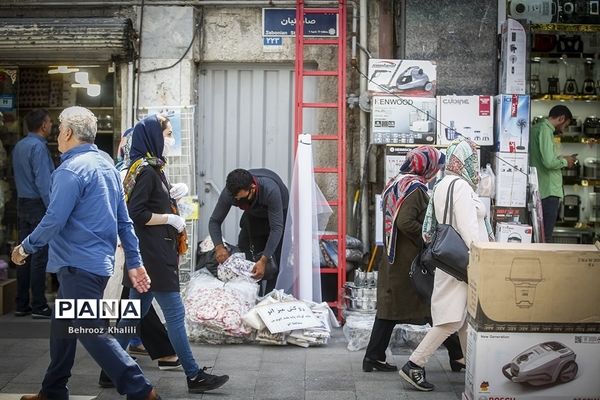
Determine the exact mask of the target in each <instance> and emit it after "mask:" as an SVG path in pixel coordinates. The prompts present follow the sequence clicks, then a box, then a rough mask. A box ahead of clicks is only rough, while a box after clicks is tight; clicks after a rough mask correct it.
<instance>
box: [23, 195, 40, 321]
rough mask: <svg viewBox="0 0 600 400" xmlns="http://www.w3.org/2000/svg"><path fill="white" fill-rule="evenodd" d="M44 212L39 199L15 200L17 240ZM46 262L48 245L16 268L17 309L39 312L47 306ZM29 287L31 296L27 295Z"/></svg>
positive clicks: (29, 231) (28, 230)
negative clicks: (17, 225)
mask: <svg viewBox="0 0 600 400" xmlns="http://www.w3.org/2000/svg"><path fill="white" fill-rule="evenodd" d="M45 214H46V206H45V205H44V202H43V201H42V200H41V199H25V198H19V199H18V200H17V220H18V224H19V242H22V241H23V240H24V239H25V238H26V237H27V236H29V234H30V233H31V232H33V230H34V229H35V227H36V226H37V225H38V224H39V223H40V221H41V220H42V218H43V217H44V215H45ZM46 264H48V246H47V245H46V246H44V247H43V248H41V249H40V250H39V251H38V252H37V253H34V254H32V255H30V256H29V257H27V258H26V259H25V264H23V265H22V266H20V267H19V268H17V298H16V303H17V311H27V310H29V305H30V301H31V309H32V310H33V312H34V313H35V312H40V311H42V310H44V309H45V308H46V307H48V303H47V301H46ZM29 289H31V298H30V297H29Z"/></svg>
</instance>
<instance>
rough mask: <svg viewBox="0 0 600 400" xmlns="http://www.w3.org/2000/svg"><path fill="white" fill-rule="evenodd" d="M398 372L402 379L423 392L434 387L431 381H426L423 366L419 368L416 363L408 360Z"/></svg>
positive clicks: (429, 390)
mask: <svg viewBox="0 0 600 400" xmlns="http://www.w3.org/2000/svg"><path fill="white" fill-rule="evenodd" d="M398 373H399V374H400V376H401V377H402V379H404V380H405V381H406V382H408V383H410V384H411V385H412V386H414V387H415V388H416V389H418V390H421V391H423V392H431V391H432V390H433V388H434V387H435V386H433V385H432V384H431V383H429V382H427V379H426V377H425V368H421V367H419V366H418V365H417V364H414V363H412V362H410V361H409V362H407V363H406V364H404V366H403V367H402V369H401V370H400V371H398Z"/></svg>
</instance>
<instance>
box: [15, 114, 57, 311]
mask: <svg viewBox="0 0 600 400" xmlns="http://www.w3.org/2000/svg"><path fill="white" fill-rule="evenodd" d="M25 123H26V125H27V129H28V131H29V133H28V134H27V136H25V137H24V138H23V139H21V140H20V141H19V142H18V143H17V145H16V146H15V148H14V150H13V152H12V164H13V171H14V174H15V184H16V186H17V219H18V224H19V240H20V241H22V240H23V239H25V238H26V237H27V235H29V234H30V233H31V232H33V230H34V229H35V227H36V226H37V225H38V224H39V223H40V221H41V220H42V217H43V216H44V214H45V213H46V208H47V207H48V202H49V199H50V176H51V175H52V172H53V171H54V163H53V162H52V157H51V156H50V152H49V151H48V145H47V144H48V143H47V141H46V139H47V138H48V136H50V133H51V131H52V119H51V118H50V114H49V113H48V111H46V110H44V109H35V110H32V111H30V112H29V113H28V114H27V116H25ZM47 262H48V247H47V246H45V247H44V248H42V249H41V250H40V251H38V252H37V253H36V254H33V255H32V256H31V257H30V258H29V260H27V261H26V262H25V265H23V267H22V268H19V269H18V270H17V299H16V302H17V304H16V305H17V310H16V311H15V315H16V316H17V317H23V316H26V315H29V314H32V317H33V318H50V315H51V314H52V310H50V307H48V303H47V301H46V295H45V292H46V263H47ZM30 288H31V306H30V305H29V289H30Z"/></svg>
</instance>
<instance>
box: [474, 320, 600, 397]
mask: <svg viewBox="0 0 600 400" xmlns="http://www.w3.org/2000/svg"><path fill="white" fill-rule="evenodd" d="M598 371H600V334H581V333H536V334H532V333H518V332H510V333H505V332H500V333H498V332H477V331H476V330H475V329H473V327H471V326H469V332H468V340H467V371H466V373H465V393H464V395H465V397H466V398H467V399H468V400H483V399H485V400H496V399H498V400H499V399H502V400H509V399H510V400H523V399H531V400H533V399H536V400H559V399H560V400H573V399H582V400H583V399H598V398H600V397H599V396H600V379H598V376H599V375H598Z"/></svg>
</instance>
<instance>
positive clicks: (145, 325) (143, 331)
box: [121, 287, 175, 360]
mask: <svg viewBox="0 0 600 400" xmlns="http://www.w3.org/2000/svg"><path fill="white" fill-rule="evenodd" d="M121 298H122V299H128V298H129V288H126V287H123V291H122V292H121ZM138 333H139V335H140V339H141V340H142V343H143V344H144V347H145V348H146V350H147V351H148V354H149V355H150V358H152V359H153V360H156V359H157V358H162V357H168V356H173V355H175V349H173V346H172V345H171V341H170V340H169V335H168V334H167V330H166V329H165V326H164V325H163V323H162V322H160V318H159V317H158V314H156V311H155V310H154V306H150V309H149V310H148V313H147V314H146V315H145V316H144V317H143V318H142V320H141V322H140V324H139V325H138Z"/></svg>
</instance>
